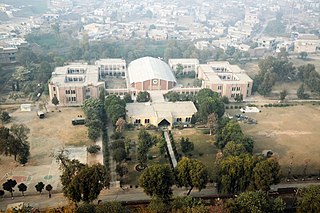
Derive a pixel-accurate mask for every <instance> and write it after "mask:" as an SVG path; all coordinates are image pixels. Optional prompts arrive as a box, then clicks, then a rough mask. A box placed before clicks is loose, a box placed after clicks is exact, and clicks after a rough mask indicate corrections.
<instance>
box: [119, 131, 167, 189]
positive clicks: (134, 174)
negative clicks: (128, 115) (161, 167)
mask: <svg viewBox="0 0 320 213" xmlns="http://www.w3.org/2000/svg"><path fill="white" fill-rule="evenodd" d="M148 132H149V133H150V134H153V135H154V134H156V135H159V136H161V135H160V132H156V131H153V130H148ZM138 134H139V130H128V131H125V133H124V136H125V138H126V139H130V140H131V141H135V142H136V146H135V147H134V146H133V147H131V149H130V156H129V157H131V161H128V162H127V165H128V170H129V173H128V174H127V175H126V177H124V178H123V184H128V185H133V186H135V185H138V182H139V177H140V174H141V173H140V172H138V171H136V170H135V166H136V165H137V164H138V161H137V156H136V149H137V143H138ZM148 155H149V156H151V157H152V159H148V162H147V163H148V166H151V165H153V164H157V163H160V164H165V163H167V164H168V163H169V161H168V160H167V159H166V158H165V157H164V156H161V155H160V153H159V147H158V146H157V144H156V145H154V146H153V147H151V148H150V150H149V153H148Z"/></svg>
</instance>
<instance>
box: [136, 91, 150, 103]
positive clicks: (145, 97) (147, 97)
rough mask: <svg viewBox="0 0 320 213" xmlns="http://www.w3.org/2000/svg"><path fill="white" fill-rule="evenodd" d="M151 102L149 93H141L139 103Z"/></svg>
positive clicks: (138, 97) (138, 98)
mask: <svg viewBox="0 0 320 213" xmlns="http://www.w3.org/2000/svg"><path fill="white" fill-rule="evenodd" d="M148 101H150V94H149V93H148V92H147V91H143V92H139V93H138V95H137V102H148Z"/></svg>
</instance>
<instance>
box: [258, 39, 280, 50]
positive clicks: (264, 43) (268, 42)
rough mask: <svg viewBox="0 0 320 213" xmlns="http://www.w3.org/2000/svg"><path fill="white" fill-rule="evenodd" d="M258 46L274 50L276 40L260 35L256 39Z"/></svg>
mask: <svg viewBox="0 0 320 213" xmlns="http://www.w3.org/2000/svg"><path fill="white" fill-rule="evenodd" d="M256 42H257V44H258V47H263V48H266V49H267V50H270V51H272V50H276V47H277V42H276V39H275V38H271V37H262V38H259V39H257V40H256Z"/></svg>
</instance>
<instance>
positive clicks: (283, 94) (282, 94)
mask: <svg viewBox="0 0 320 213" xmlns="http://www.w3.org/2000/svg"><path fill="white" fill-rule="evenodd" d="M287 94H288V92H287V90H285V89H284V90H282V91H281V92H280V100H281V101H284V99H285V98H286V96H287Z"/></svg>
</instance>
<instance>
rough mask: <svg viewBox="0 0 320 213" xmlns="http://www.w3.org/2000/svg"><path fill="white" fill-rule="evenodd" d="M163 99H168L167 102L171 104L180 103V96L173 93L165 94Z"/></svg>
mask: <svg viewBox="0 0 320 213" xmlns="http://www.w3.org/2000/svg"><path fill="white" fill-rule="evenodd" d="M165 97H166V98H167V99H168V101H171V102H176V101H180V95H179V93H177V92H175V91H170V92H168V93H167V94H165Z"/></svg>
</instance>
